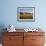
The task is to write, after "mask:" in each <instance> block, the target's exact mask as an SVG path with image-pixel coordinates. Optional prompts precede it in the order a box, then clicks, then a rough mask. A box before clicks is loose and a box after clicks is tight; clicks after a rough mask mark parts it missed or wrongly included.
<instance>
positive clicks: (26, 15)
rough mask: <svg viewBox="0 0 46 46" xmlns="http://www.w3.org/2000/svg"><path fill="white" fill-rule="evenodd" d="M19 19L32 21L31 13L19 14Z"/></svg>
mask: <svg viewBox="0 0 46 46" xmlns="http://www.w3.org/2000/svg"><path fill="white" fill-rule="evenodd" d="M20 19H33V13H28V12H20Z"/></svg>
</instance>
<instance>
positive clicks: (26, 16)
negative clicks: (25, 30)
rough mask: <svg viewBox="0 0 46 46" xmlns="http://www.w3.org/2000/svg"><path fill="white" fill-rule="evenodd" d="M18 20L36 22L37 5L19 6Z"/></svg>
mask: <svg viewBox="0 0 46 46" xmlns="http://www.w3.org/2000/svg"><path fill="white" fill-rule="evenodd" d="M17 21H22V22H34V21H35V7H18V8H17Z"/></svg>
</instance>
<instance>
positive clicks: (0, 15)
mask: <svg viewBox="0 0 46 46" xmlns="http://www.w3.org/2000/svg"><path fill="white" fill-rule="evenodd" d="M45 4H46V0H25V1H24V0H0V31H2V30H1V29H2V28H4V27H7V26H8V25H9V24H13V25H14V26H15V28H31V27H33V28H37V27H40V28H42V29H44V31H45V32H46V5H45ZM18 6H21V7H23V6H24V7H25V6H26V7H35V22H18V21H17V7H18Z"/></svg>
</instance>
